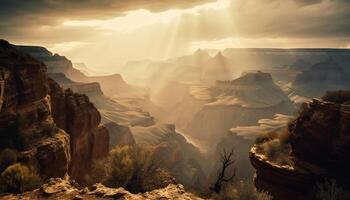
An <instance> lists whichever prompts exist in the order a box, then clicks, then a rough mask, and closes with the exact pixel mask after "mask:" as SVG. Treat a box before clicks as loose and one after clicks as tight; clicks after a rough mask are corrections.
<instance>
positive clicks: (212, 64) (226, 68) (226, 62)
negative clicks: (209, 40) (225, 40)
mask: <svg viewBox="0 0 350 200" xmlns="http://www.w3.org/2000/svg"><path fill="white" fill-rule="evenodd" d="M231 64H232V61H231V60H230V59H228V58H227V57H225V56H223V55H222V53H221V52H219V53H218V54H216V56H214V57H213V58H210V59H208V60H207V61H206V62H205V63H203V66H202V70H201V71H202V74H201V82H202V83H206V84H214V83H215V81H216V80H229V79H231V78H232V75H231V69H230V65H231Z"/></svg>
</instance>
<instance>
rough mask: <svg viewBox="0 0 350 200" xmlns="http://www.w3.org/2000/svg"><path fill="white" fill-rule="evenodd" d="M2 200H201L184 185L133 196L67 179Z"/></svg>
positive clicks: (113, 189) (124, 192)
mask: <svg viewBox="0 0 350 200" xmlns="http://www.w3.org/2000/svg"><path fill="white" fill-rule="evenodd" d="M0 199H1V200H17V199H18V200H19V199H49V200H54V199H61V200H71V199H76V200H80V199H91V200H92V199H101V200H102V199H125V200H159V199H164V200H174V199H179V200H180V199H185V200H201V198H199V197H196V196H195V195H193V194H191V193H188V192H185V190H184V187H183V186H182V185H173V184H172V185H169V186H167V187H166V188H163V189H158V190H154V191H150V192H146V193H143V194H141V193H140V194H131V193H130V192H128V191H126V190H124V189H123V188H108V187H105V186H103V185H102V184H95V185H93V186H91V187H90V188H86V187H81V186H79V185H78V184H77V183H76V182H74V181H69V180H65V179H59V178H56V179H50V181H49V182H48V183H46V184H44V185H43V186H42V187H41V188H40V189H37V190H35V191H32V192H26V193H23V194H20V195H14V194H11V195H6V196H2V197H0Z"/></svg>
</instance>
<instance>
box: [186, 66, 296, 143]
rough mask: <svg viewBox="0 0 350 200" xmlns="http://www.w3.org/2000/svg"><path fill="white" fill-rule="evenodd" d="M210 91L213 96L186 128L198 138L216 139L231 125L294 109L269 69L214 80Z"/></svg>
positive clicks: (242, 123) (252, 123)
mask: <svg viewBox="0 0 350 200" xmlns="http://www.w3.org/2000/svg"><path fill="white" fill-rule="evenodd" d="M209 92H210V96H211V99H212V100H211V101H210V102H208V103H206V104H205V105H204V106H203V107H202V108H201V110H200V111H199V112H197V113H196V115H195V116H194V118H193V120H192V121H191V122H190V123H189V124H188V127H187V129H186V132H187V133H189V134H191V135H192V136H193V137H196V138H198V139H204V140H207V139H210V140H211V141H219V140H220V139H221V138H222V137H223V136H224V135H225V134H226V133H227V131H228V130H229V129H230V128H232V127H236V126H249V125H254V124H256V123H257V122H258V120H259V119H262V118H270V117H272V116H273V115H274V114H276V113H282V114H289V113H291V112H292V111H293V106H292V103H291V102H290V100H289V99H288V97H287V96H286V95H285V94H284V93H283V91H282V90H281V89H280V88H279V87H278V86H277V85H276V84H274V82H273V81H272V78H271V75H270V74H268V73H263V72H250V73H245V74H242V76H241V77H239V78H237V79H235V80H232V81H217V84H216V85H215V86H213V87H211V88H210V90H209Z"/></svg>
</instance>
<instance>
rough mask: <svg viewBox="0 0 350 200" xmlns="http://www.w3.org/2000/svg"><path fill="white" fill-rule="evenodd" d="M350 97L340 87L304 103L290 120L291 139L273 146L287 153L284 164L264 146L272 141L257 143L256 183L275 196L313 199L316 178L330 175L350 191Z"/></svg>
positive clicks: (254, 151) (253, 157) (253, 158)
mask: <svg viewBox="0 0 350 200" xmlns="http://www.w3.org/2000/svg"><path fill="white" fill-rule="evenodd" d="M349 101H350V92H348V91H338V92H330V93H327V94H326V95H325V96H324V97H322V99H313V101H311V102H308V103H305V104H303V105H302V107H301V111H300V114H299V116H298V117H297V118H296V119H295V120H294V121H292V123H290V125H289V128H288V140H287V141H285V142H282V141H281V140H280V143H281V145H280V147H279V148H274V149H273V150H270V151H275V153H277V154H279V155H280V159H286V158H288V160H289V161H288V162H286V163H282V164H281V162H278V159H277V160H276V159H271V157H270V156H267V155H268V154H269V153H267V152H266V151H262V150H261V149H264V148H266V147H269V143H270V142H271V141H270V140H266V141H263V142H261V143H258V144H255V145H254V147H253V148H252V149H251V151H250V159H251V162H252V164H253V166H254V167H255V168H256V170H257V171H256V179H255V183H256V186H257V187H258V188H259V189H262V190H267V191H269V192H270V193H271V194H272V195H273V196H274V197H275V198H276V199H310V198H311V197H312V196H313V195H314V193H315V192H316V191H315V186H316V185H317V184H318V183H322V182H323V181H325V180H331V179H334V180H336V182H337V184H338V185H339V186H340V187H343V188H344V189H346V190H349V188H348V184H347V183H348V178H347V177H349V175H350V174H349V170H348V169H349V167H350V165H349V163H348V162H347V161H348V160H349V158H350V157H349V155H350V154H349V153H350V137H349V127H350V125H349V123H348V122H349V116H350V114H349ZM275 140H276V139H275ZM276 141H278V140H276ZM270 144H271V143H270ZM287 146H289V147H288V148H286V147H287ZM271 148H273V147H272V146H270V149H271ZM307 195H310V196H307Z"/></svg>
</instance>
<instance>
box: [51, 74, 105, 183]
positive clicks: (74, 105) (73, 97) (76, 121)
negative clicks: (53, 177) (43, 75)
mask: <svg viewBox="0 0 350 200" xmlns="http://www.w3.org/2000/svg"><path fill="white" fill-rule="evenodd" d="M48 85H49V88H50V90H49V94H50V96H51V102H52V104H51V109H52V115H53V118H54V121H55V123H56V124H57V126H58V127H59V128H61V129H63V130H65V131H66V132H67V133H68V134H69V135H70V146H71V156H72V163H71V165H70V169H69V172H70V175H71V176H72V178H73V179H75V180H77V181H78V182H84V178H85V177H84V176H85V175H86V173H88V172H89V170H90V168H91V164H92V162H93V160H94V159H97V158H99V157H100V158H101V157H103V156H106V155H107V154H108V151H109V146H108V145H109V135H108V130H107V129H106V128H105V127H103V126H101V125H100V121H101V116H100V113H99V112H98V110H97V109H96V108H95V106H94V105H93V104H92V103H91V102H90V101H89V98H88V97H87V96H86V95H84V94H78V93H74V92H73V91H72V90H69V89H68V90H65V91H63V90H62V89H61V88H60V86H59V85H58V84H57V83H56V82H54V81H53V80H51V79H49V80H48Z"/></svg>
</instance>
